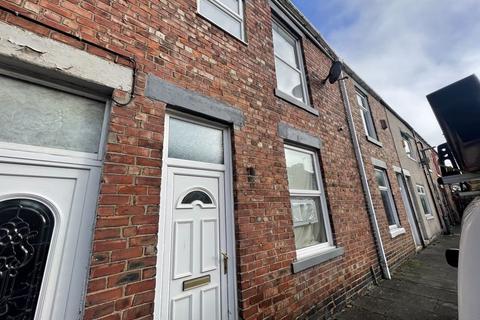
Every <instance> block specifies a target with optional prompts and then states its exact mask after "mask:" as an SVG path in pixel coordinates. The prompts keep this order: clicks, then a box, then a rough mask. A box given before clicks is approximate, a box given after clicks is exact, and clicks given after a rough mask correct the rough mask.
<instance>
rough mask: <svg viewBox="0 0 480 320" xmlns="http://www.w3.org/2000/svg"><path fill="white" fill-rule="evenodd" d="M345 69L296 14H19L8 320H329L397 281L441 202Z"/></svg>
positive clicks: (135, 7)
mask: <svg viewBox="0 0 480 320" xmlns="http://www.w3.org/2000/svg"><path fill="white" fill-rule="evenodd" d="M339 59H340V57H339V56H337V54H336V53H335V52H334V51H333V50H332V49H331V48H330V47H329V46H328V44H327V43H325V41H324V40H323V39H322V37H321V36H320V34H319V33H318V31H317V30H315V29H314V28H313V27H312V25H310V24H309V23H308V21H306V19H305V18H304V17H303V16H302V14H301V13H300V12H299V11H298V10H297V9H296V8H295V7H294V6H293V5H292V4H291V3H290V2H289V1H286V0H271V1H267V0H247V1H243V0H169V1H164V0H162V1H155V0H119V1H104V0H38V1H36V0H35V1H33V0H32V1H30V0H3V1H1V10H0V83H1V85H0V92H1V96H2V101H1V103H0V110H1V112H0V120H1V123H2V126H1V127H0V149H1V152H0V224H1V225H2V227H1V228H0V230H1V233H0V239H2V240H1V241H2V244H3V245H2V247H1V249H0V256H1V258H0V259H1V260H0V270H2V272H1V273H0V281H1V285H2V290H3V291H2V292H3V295H2V297H1V299H0V318H2V319H14V318H15V319H16V318H18V317H20V318H22V319H37V320H38V319H54V320H60V319H103V320H107V319H108V320H114V319H122V320H127V319H209V320H210V319H295V318H297V317H300V318H302V319H303V318H312V319H317V318H322V317H325V316H328V315H329V314H331V313H332V312H334V311H337V310H339V309H341V308H342V307H343V306H344V305H345V303H346V302H347V301H348V300H349V299H351V298H352V297H353V296H354V295H356V294H357V293H358V292H360V291H361V290H362V289H363V288H365V287H366V286H368V285H369V284H371V283H372V282H373V281H374V280H375V278H377V277H380V276H382V277H384V278H386V279H389V278H390V277H391V276H392V270H394V268H395V267H396V266H398V265H399V264H400V263H401V262H402V261H404V260H405V259H406V258H408V257H409V256H411V255H413V254H415V250H416V248H417V247H421V246H422V245H424V244H425V243H424V241H422V240H429V239H431V238H432V237H434V236H435V235H436V234H438V233H439V232H440V227H439V226H440V221H439V215H438V213H436V211H435V210H436V205H435V197H432V195H431V193H430V192H431V191H429V189H428V188H427V186H426V183H425V182H424V180H423V179H426V177H425V176H422V173H421V171H420V169H418V168H416V169H413V167H414V166H415V165H416V164H415V163H416V162H414V161H415V160H413V159H414V158H415V156H416V155H415V154H414V152H415V151H411V152H413V153H410V154H409V151H408V150H416V149H415V148H416V146H415V142H409V143H407V144H404V142H405V139H406V137H407V136H409V137H412V136H411V132H412V130H413V129H411V128H410V127H408V126H407V129H408V130H404V128H405V121H404V120H402V119H400V118H399V117H398V116H397V115H396V114H395V113H394V112H393V111H392V109H391V108H390V107H389V106H388V105H387V104H386V103H385V102H384V101H383V100H382V99H381V97H380V96H379V95H378V94H376V93H375V92H374V91H373V90H372V89H371V88H370V87H369V86H368V85H367V84H366V83H364V82H363V81H362V79H361V78H360V77H359V76H358V75H357V74H356V73H355V72H354V71H353V70H351V69H350V68H349V67H348V66H347V65H345V64H344V65H343V72H342V75H340V74H338V73H337V74H336V77H334V73H335V72H333V73H332V72H331V71H332V70H333V71H335V68H331V67H332V65H334V66H336V67H338V66H339V64H338V63H335V61H338V60H339ZM336 70H337V71H339V70H338V68H337V69H336ZM329 72H330V73H331V77H330V80H332V81H331V82H332V83H330V81H324V79H326V78H327V76H328V75H329ZM338 78H341V79H340V80H339V79H338ZM413 138H415V136H413ZM402 139H403V140H402ZM407 146H408V148H409V149H407ZM405 155H406V156H407V157H406V156H405ZM409 157H410V158H412V159H409ZM409 161H411V162H409ZM417 176H418V177H419V178H418V180H417ZM409 177H411V180H409ZM405 183H407V185H405ZM414 184H415V185H414ZM407 188H409V190H407ZM426 208H429V210H430V211H428V213H427V212H426V211H425V210H426ZM422 210H423V211H422ZM14 240H15V241H14ZM17 240H18V241H17ZM19 249H21V250H19ZM20 252H22V254H20ZM7 262H8V263H7Z"/></svg>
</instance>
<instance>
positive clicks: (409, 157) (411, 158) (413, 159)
mask: <svg viewBox="0 0 480 320" xmlns="http://www.w3.org/2000/svg"><path fill="white" fill-rule="evenodd" d="M407 158H408V159H410V160H412V161H415V162H417V159H415V158H413V157H411V156H409V155H408V154H407Z"/></svg>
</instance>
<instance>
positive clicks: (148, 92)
mask: <svg viewBox="0 0 480 320" xmlns="http://www.w3.org/2000/svg"><path fill="white" fill-rule="evenodd" d="M145 96H147V97H149V98H152V99H154V100H159V101H162V102H165V103H167V104H169V105H171V106H172V107H178V108H180V109H184V110H188V111H191V112H194V113H197V114H201V115H205V116H208V117H210V118H214V119H218V120H221V121H223V122H227V123H233V124H234V125H235V126H238V127H242V126H243V125H244V123H245V117H244V115H243V112H242V111H240V110H239V109H236V108H234V107H231V106H229V105H227V104H225V103H223V102H220V101H218V100H215V99H213V98H210V97H207V96H204V95H201V94H199V93H196V92H194V91H191V90H187V89H184V88H181V87H178V86H176V85H174V84H172V83H170V82H167V81H165V80H162V79H160V78H159V77H157V76H154V75H152V74H149V75H148V78H147V88H146V89H145Z"/></svg>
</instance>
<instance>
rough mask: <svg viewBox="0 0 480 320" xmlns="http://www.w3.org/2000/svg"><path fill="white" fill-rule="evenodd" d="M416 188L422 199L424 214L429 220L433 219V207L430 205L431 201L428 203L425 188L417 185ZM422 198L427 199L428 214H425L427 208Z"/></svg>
mask: <svg viewBox="0 0 480 320" xmlns="http://www.w3.org/2000/svg"><path fill="white" fill-rule="evenodd" d="M416 188H417V194H418V197H419V198H420V205H421V206H422V210H423V214H424V215H425V217H427V218H433V211H432V206H431V205H430V201H428V196H427V192H426V191H425V187H424V186H422V185H421V184H418V183H417V184H416ZM422 198H424V199H425V204H426V205H427V209H428V213H427V212H425V208H424V206H423V203H422Z"/></svg>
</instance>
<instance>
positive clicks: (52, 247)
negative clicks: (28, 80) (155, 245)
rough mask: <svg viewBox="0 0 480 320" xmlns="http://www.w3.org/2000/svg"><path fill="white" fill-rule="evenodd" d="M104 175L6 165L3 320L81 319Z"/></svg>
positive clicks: (2, 170) (0, 235) (0, 163)
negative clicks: (97, 203) (98, 193)
mask: <svg viewBox="0 0 480 320" xmlns="http://www.w3.org/2000/svg"><path fill="white" fill-rule="evenodd" d="M99 174H100V169H99V168H95V167H87V166H75V165H63V164H62V165H61V164H58V163H56V164H55V163H47V162H40V161H30V160H28V161H27V160H21V159H16V160H13V159H5V158H3V159H2V157H0V242H1V244H2V246H1V248H0V269H1V270H2V272H1V273H0V285H1V289H2V296H1V297H0V319H4V317H5V319H17V318H16V317H18V319H36V320H41V319H52V320H63V319H78V317H79V316H80V314H81V313H82V310H83V295H84V290H85V283H86V279H87V270H88V262H89V255H90V246H91V236H92V230H93V225H94V222H95V204H96V196H97V192H98V181H99ZM19 239H20V240H21V241H18V240H19ZM22 283H28V286H27V287H28V290H27V289H25V287H24V286H23V285H22Z"/></svg>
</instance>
